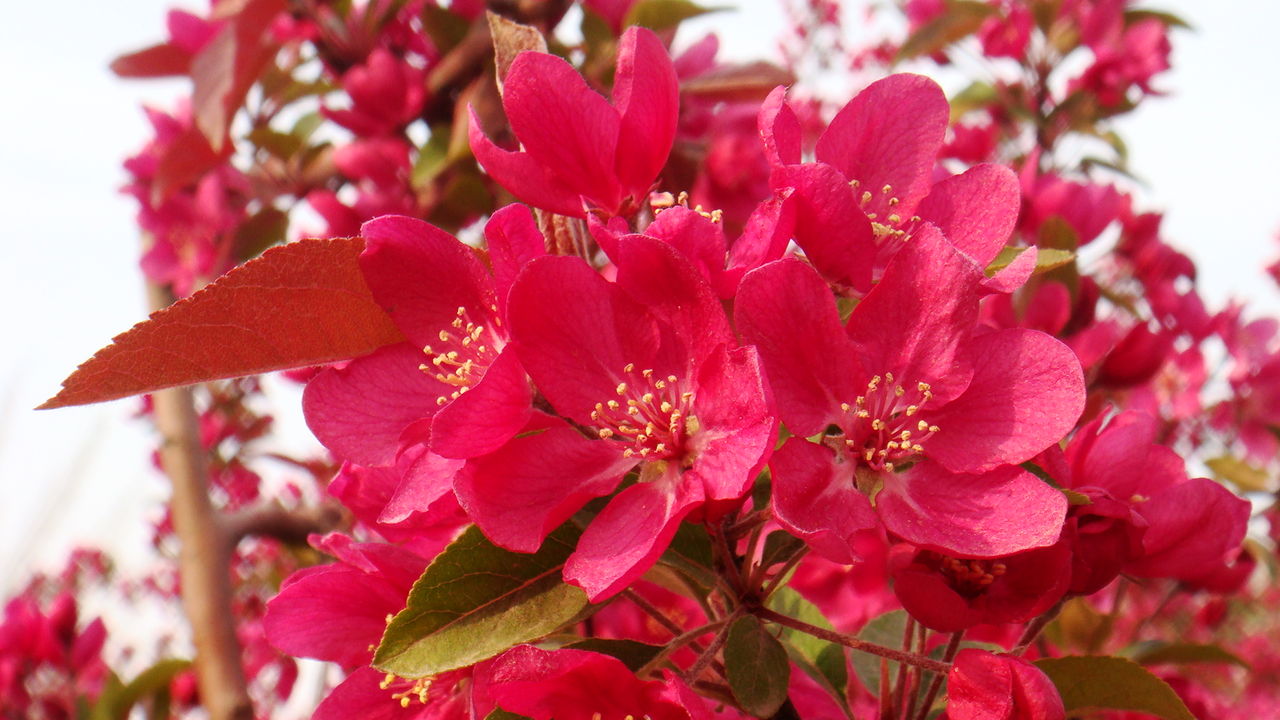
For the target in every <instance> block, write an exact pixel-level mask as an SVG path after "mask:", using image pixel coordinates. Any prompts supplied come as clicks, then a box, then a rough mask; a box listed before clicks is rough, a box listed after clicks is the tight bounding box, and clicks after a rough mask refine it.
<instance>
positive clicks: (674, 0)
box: [622, 0, 719, 30]
mask: <svg viewBox="0 0 1280 720" xmlns="http://www.w3.org/2000/svg"><path fill="white" fill-rule="evenodd" d="M718 9H719V8H706V7H702V6H701V5H699V4H697V3H695V2H691V0H640V2H638V3H636V4H635V5H632V6H631V9H630V10H629V11H627V17H626V19H625V20H623V23H622V24H623V25H641V26H643V27H647V28H649V29H650V30H668V29H670V28H673V27H676V26H677V25H679V24H680V23H682V22H684V21H685V20H688V19H689V18H694V17H698V16H699V15H705V14H706V13H709V12H715V11H716V10H718Z"/></svg>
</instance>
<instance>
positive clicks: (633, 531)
mask: <svg viewBox="0 0 1280 720" xmlns="http://www.w3.org/2000/svg"><path fill="white" fill-rule="evenodd" d="M702 499H703V498H702V494H701V489H700V488H698V487H690V484H689V483H685V482H683V481H682V479H681V477H680V471H679V469H677V468H671V469H669V470H668V473H667V474H666V475H665V476H662V477H659V478H658V479H656V480H653V481H651V482H638V483H636V484H635V485H632V486H631V487H629V488H627V489H626V490H623V491H622V492H621V493H619V494H618V496H617V497H615V498H614V499H613V500H611V501H609V504H608V505H607V506H605V509H604V510H603V511H601V513H600V514H599V515H597V516H596V517H595V518H594V519H593V520H592V521H591V525H590V526H589V527H588V528H587V531H586V532H585V533H583V534H582V539H581V540H579V541H578V549H577V550H575V551H574V553H573V555H571V556H570V557H569V562H568V563H566V564H565V567H564V579H565V581H566V582H570V583H573V584H574V585H577V586H579V587H581V588H582V589H583V590H586V591H587V597H588V598H590V600H591V602H599V601H601V600H603V599H605V598H607V597H610V596H612V595H614V594H616V593H618V592H619V591H621V590H622V589H623V588H625V587H626V586H628V585H630V584H631V583H632V582H634V581H635V580H636V579H637V578H639V577H640V576H641V575H643V574H644V573H645V572H646V571H648V570H649V568H650V567H652V566H653V563H654V562H656V561H657V559H658V556H659V555H661V554H662V553H663V551H665V550H666V549H667V546H668V545H670V544H671V538H672V537H673V536H674V535H675V534H676V530H677V529H678V528H679V527H680V521H681V520H683V519H684V516H685V515H688V514H689V512H690V511H692V510H693V509H694V508H695V507H696V506H697V505H698V504H700V503H701V502H702Z"/></svg>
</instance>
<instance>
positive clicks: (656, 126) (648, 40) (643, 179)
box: [613, 26, 680, 194]
mask: <svg viewBox="0 0 1280 720" xmlns="http://www.w3.org/2000/svg"><path fill="white" fill-rule="evenodd" d="M613 101H614V104H615V106H616V107H617V109H618V113H619V115H620V116H621V126H620V127H619V130H618V149H617V160H616V163H615V167H616V169H617V173H618V179H619V180H620V181H621V182H622V187H623V189H624V192H626V191H630V192H631V193H636V194H643V193H645V192H646V191H647V190H648V189H649V186H650V185H652V184H653V181H654V179H655V178H657V177H658V173H659V172H661V171H662V168H663V166H664V165H666V164H667V155H668V154H669V153H670V152H671V144H672V142H674V140H675V136H676V119H677V117H678V116H679V114H680V83H679V81H678V80H677V79H676V71H675V68H674V67H672V65H671V56H670V55H668V54H667V49H666V48H665V47H663V45H662V41H661V40H659V39H658V36H657V35H654V34H653V32H652V31H651V30H648V29H645V28H641V27H636V26H632V27H629V28H627V31H626V32H625V33H623V35H622V38H621V39H620V40H619V41H618V67H617V71H616V73H615V74H614V85H613Z"/></svg>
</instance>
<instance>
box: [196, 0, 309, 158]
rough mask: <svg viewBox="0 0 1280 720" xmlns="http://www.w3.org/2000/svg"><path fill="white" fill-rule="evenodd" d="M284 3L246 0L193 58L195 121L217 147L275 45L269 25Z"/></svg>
mask: <svg viewBox="0 0 1280 720" xmlns="http://www.w3.org/2000/svg"><path fill="white" fill-rule="evenodd" d="M285 7H286V6H285V0H247V2H244V3H243V4H242V6H241V7H239V8H238V9H237V10H236V13H235V15H234V16H232V17H231V19H230V21H229V22H228V23H227V24H226V26H224V27H223V28H222V30H221V31H219V32H218V34H217V35H216V36H215V37H214V38H213V40H212V41H211V42H210V43H209V44H208V45H206V46H205V47H204V48H203V49H202V50H201V51H200V52H199V53H197V54H196V56H195V58H193V59H192V61H191V80H192V83H193V85H194V88H193V90H192V93H191V104H192V107H193V109H194V111H195V117H196V126H197V127H199V128H200V130H201V131H202V132H203V133H204V134H205V137H207V138H208V139H209V143H210V144H211V145H212V146H213V148H214V149H215V150H220V149H221V148H222V147H223V145H224V144H225V143H226V134H227V130H228V128H230V127H231V118H232V117H234V116H235V114H236V111H237V110H239V109H240V106H241V104H243V103H244V98H245V94H246V93H248V92H249V88H251V87H253V83H254V81H255V80H257V78H258V74H259V73H261V72H262V69H263V68H264V67H265V66H266V64H267V63H268V62H270V61H271V59H272V57H274V55H275V52H276V49H277V48H278V47H279V43H278V42H276V41H275V40H274V36H273V34H272V32H271V28H270V26H271V21H272V20H274V19H275V17H276V16H277V15H278V14H280V13H281V12H283V11H284V10H285Z"/></svg>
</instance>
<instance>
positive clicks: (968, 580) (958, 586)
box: [924, 552, 1008, 597]
mask: <svg viewBox="0 0 1280 720" xmlns="http://www.w3.org/2000/svg"><path fill="white" fill-rule="evenodd" d="M924 560H925V562H926V563H927V564H928V565H930V566H932V567H936V568H937V569H938V571H939V572H941V573H942V574H943V575H944V576H945V577H946V578H947V584H948V585H950V586H951V588H952V589H953V590H955V591H956V592H958V593H960V594H961V595H964V596H966V597H974V596H977V595H981V594H982V593H984V592H986V591H987V588H988V587H990V586H991V583H993V582H995V581H996V578H998V577H1000V576H1001V575H1004V574H1005V572H1007V571H1008V567H1006V566H1005V564H1004V563H1002V562H999V561H994V560H967V559H964V558H953V557H948V556H946V555H939V554H937V553H931V552H930V553H925V558H924Z"/></svg>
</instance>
